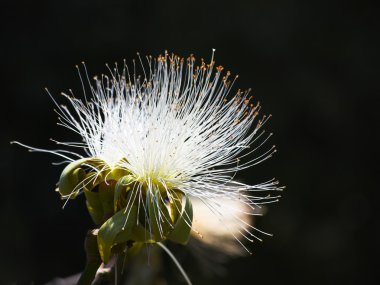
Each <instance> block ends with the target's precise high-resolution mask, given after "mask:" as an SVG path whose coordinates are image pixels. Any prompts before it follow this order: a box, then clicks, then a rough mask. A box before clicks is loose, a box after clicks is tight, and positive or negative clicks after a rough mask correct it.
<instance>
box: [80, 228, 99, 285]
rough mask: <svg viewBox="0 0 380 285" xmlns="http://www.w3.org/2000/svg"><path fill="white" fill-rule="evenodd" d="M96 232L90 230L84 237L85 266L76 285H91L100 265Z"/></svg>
mask: <svg viewBox="0 0 380 285" xmlns="http://www.w3.org/2000/svg"><path fill="white" fill-rule="evenodd" d="M97 234H98V230H90V231H88V233H87V235H86V239H85V242H84V249H85V251H86V266H85V268H84V270H83V272H82V275H81V276H80V278H79V281H78V283H77V285H91V283H92V281H93V280H94V278H95V275H96V271H97V270H98V268H99V267H100V265H101V263H102V259H101V258H100V254H99V250H98V240H97Z"/></svg>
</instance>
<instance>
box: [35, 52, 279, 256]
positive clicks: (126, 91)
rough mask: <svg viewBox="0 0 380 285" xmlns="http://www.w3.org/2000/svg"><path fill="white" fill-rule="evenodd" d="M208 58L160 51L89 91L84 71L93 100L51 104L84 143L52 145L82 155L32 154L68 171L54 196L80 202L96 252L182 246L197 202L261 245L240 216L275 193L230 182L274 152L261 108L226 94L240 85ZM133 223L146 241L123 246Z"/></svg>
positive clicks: (245, 96) (273, 185)
mask: <svg viewBox="0 0 380 285" xmlns="http://www.w3.org/2000/svg"><path fill="white" fill-rule="evenodd" d="M213 57H214V56H212V58H211V62H210V63H206V62H205V61H203V60H202V61H201V63H200V65H199V66H197V65H196V60H195V58H194V56H192V55H191V56H190V57H188V58H187V59H183V58H180V57H178V56H176V55H169V54H168V53H167V52H165V54H164V55H160V56H158V57H157V58H153V57H151V56H148V57H146V61H145V60H143V59H142V58H141V57H140V56H138V62H137V63H136V62H133V71H131V70H130V69H129V67H128V65H127V64H126V63H125V61H124V65H123V67H122V69H119V67H118V66H117V65H116V66H115V67H114V68H110V67H109V66H108V65H107V67H108V69H109V75H102V76H101V77H94V83H91V80H90V79H89V77H88V73H87V70H86V72H85V75H86V77H85V78H84V80H82V77H81V80H82V83H83V85H85V83H86V82H87V83H88V85H89V89H90V91H91V94H86V91H85V90H86V88H85V87H84V88H83V89H84V99H78V98H75V97H74V95H73V94H72V93H71V94H69V95H68V94H63V95H64V96H65V97H66V98H67V100H68V102H69V107H67V106H62V105H59V104H58V103H57V102H56V101H55V99H54V98H53V97H52V96H51V97H52V98H53V100H54V102H55V104H56V106H57V108H58V109H57V113H58V114H59V121H60V124H61V125H62V126H64V127H66V128H68V129H70V130H72V131H74V132H75V133H77V134H79V135H80V136H81V139H82V140H81V141H79V142H58V141H57V143H58V144H59V145H64V146H68V147H71V148H72V149H78V148H79V149H82V150H83V151H84V154H83V153H78V152H74V151H69V150H66V149H65V150H55V151H52V150H42V149H37V148H30V149H31V150H34V151H43V152H50V153H54V154H56V155H59V156H61V157H63V158H64V159H65V160H67V161H68V162H70V164H69V165H68V166H67V167H66V168H65V170H64V171H63V173H62V175H61V179H60V182H59V185H58V190H59V192H60V193H61V195H62V196H63V197H64V198H67V199H68V198H75V197H76V195H77V194H79V193H81V192H84V193H85V195H86V198H87V206H88V209H89V212H90V214H91V215H92V217H93V219H94V221H95V222H96V223H97V224H99V225H101V229H100V231H99V233H100V232H102V228H104V230H103V232H104V234H103V235H101V237H100V240H99V238H98V242H99V249H100V251H102V250H104V249H102V248H103V247H104V246H105V245H106V244H107V243H108V247H109V249H108V251H110V250H111V247H112V246H113V245H114V244H116V243H118V241H119V242H120V240H122V241H123V242H126V241H127V240H128V239H132V240H139V237H141V239H142V240H141V241H143V242H157V241H160V240H163V239H166V238H167V237H170V236H171V238H172V240H174V241H178V242H182V243H185V242H186V241H187V239H188V232H189V231H190V228H191V223H192V207H191V199H194V198H195V199H197V200H199V201H201V202H202V203H203V204H204V205H206V206H207V207H208V209H209V211H210V213H211V214H212V215H214V217H216V219H217V220H218V221H219V222H220V225H219V226H220V227H221V228H223V229H224V231H225V232H228V233H229V234H230V235H232V236H233V237H234V238H235V239H236V240H237V241H238V242H239V243H240V244H241V245H242V246H243V247H244V248H245V249H246V250H247V251H249V249H248V248H247V247H246V246H245V245H244V243H243V242H242V239H246V240H248V241H253V240H254V239H258V240H260V237H259V236H258V235H259V234H266V233H264V232H262V231H260V230H259V229H257V228H256V227H254V226H253V225H251V224H250V223H249V222H247V221H249V219H248V220H247V219H242V218H241V214H244V215H257V214H258V211H257V209H258V208H260V207H261V206H260V205H262V204H266V203H271V202H275V201H277V200H278V197H279V196H278V195H277V194H275V195H270V194H266V193H264V192H267V191H270V192H277V191H279V190H281V189H282V187H278V182H277V181H276V180H275V179H271V180H269V181H266V182H264V183H260V184H256V185H248V184H245V183H242V182H239V181H237V180H235V179H234V177H235V175H236V173H237V172H238V171H240V170H243V169H247V168H249V167H252V166H254V165H257V164H259V163H260V162H262V161H264V160H266V159H268V158H270V157H271V156H272V154H273V153H274V152H275V151H276V150H275V147H274V146H271V147H267V148H266V147H265V142H266V141H267V140H268V139H269V137H270V136H271V134H268V135H266V134H265V131H263V130H262V127H263V125H264V124H265V123H266V122H267V120H268V119H269V117H270V116H268V117H267V116H263V117H262V118H261V119H259V110H260V105H259V103H257V104H253V103H252V102H251V101H252V97H251V96H250V95H249V90H248V91H241V90H238V91H237V92H236V94H235V95H234V96H232V95H231V90H232V88H233V85H234V83H235V80H236V79H237V78H238V76H235V77H233V78H232V77H231V73H230V72H229V71H227V72H225V73H224V72H223V67H222V66H216V64H215V62H214V59H213ZM84 68H85V66H84ZM137 69H141V74H142V76H141V75H138V72H137V71H136V70H137ZM79 74H80V73H79ZM49 94H50V93H49ZM96 187H98V188H99V189H98V190H97V191H95V190H94V189H95V188H96ZM92 190H94V191H92ZM111 192H112V193H111ZM122 192H123V194H120V193H122ZM104 193H111V196H112V197H111V198H109V197H108V196H107V195H108V194H104ZM263 193H264V194H263ZM106 196H107V197H108V198H104V197H106ZM184 197H186V201H184V199H185V198H184ZM189 197H190V198H189ZM107 199H108V200H107ZM105 200H106V201H107V202H104V201H105ZM99 203H103V205H102V206H101V207H100V206H99ZM110 205H111V206H110ZM133 207H134V208H133ZM141 213H143V214H141ZM141 215H143V217H142V218H141ZM131 217H133V218H131ZM179 217H182V220H180V218H179ZM204 219H207V217H204ZM120 221H122V222H120ZM225 221H228V222H225ZM139 223H141V224H143V228H144V229H145V230H146V231H144V232H143V234H133V233H129V234H128V238H127V237H124V238H120V235H121V233H122V232H123V231H125V230H126V227H131V228H133V227H134V226H135V225H139ZM180 223H181V224H182V226H181V227H180V228H181V230H178V231H177V232H185V234H184V235H183V236H181V234H178V233H176V230H175V229H176V228H178V227H179V226H178V224H180ZM116 225H117V226H116ZM115 228H118V231H117V232H115V230H114V229H115ZM186 228H188V229H186ZM193 230H195V231H196V229H193ZM147 233H148V235H149V237H150V238H148V239H147V238H146V235H147ZM199 234H200V235H201V234H202V233H199ZM143 235H145V239H143V238H142V236H143ZM110 236H111V238H110ZM136 236H139V237H136ZM102 246H103V247H102ZM103 254H104V253H103ZM109 254H110V252H108V253H107V254H106V255H107V257H105V259H106V260H108V255H109ZM102 257H103V259H104V256H103V255H102Z"/></svg>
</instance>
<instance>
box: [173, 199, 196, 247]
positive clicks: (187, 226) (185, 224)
mask: <svg viewBox="0 0 380 285" xmlns="http://www.w3.org/2000/svg"><path fill="white" fill-rule="evenodd" d="M181 206H182V207H181V209H182V211H181V213H180V215H179V216H178V218H177V222H176V223H175V225H174V229H173V230H172V231H171V233H170V234H169V235H168V239H169V240H171V241H174V242H177V243H180V244H186V243H187V242H188V241H189V237H190V231H191V225H192V221H193V206H192V204H191V201H190V198H189V196H188V195H185V203H184V204H182V203H181Z"/></svg>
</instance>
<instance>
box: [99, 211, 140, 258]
mask: <svg viewBox="0 0 380 285" xmlns="http://www.w3.org/2000/svg"><path fill="white" fill-rule="evenodd" d="M136 222H137V206H135V205H134V206H132V207H131V208H130V209H123V210H121V211H119V212H117V213H116V214H114V215H113V216H112V217H111V218H109V219H108V220H107V221H106V222H105V223H104V224H103V225H102V226H101V227H100V229H99V232H98V248H99V253H100V256H101V258H102V260H103V262H104V263H105V264H107V263H108V261H109V259H110V255H111V249H112V247H113V246H114V245H115V244H116V243H122V242H127V241H128V240H131V232H132V230H133V228H134V226H135V224H136Z"/></svg>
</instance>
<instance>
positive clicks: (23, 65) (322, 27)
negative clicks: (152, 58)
mask: <svg viewBox="0 0 380 285" xmlns="http://www.w3.org/2000/svg"><path fill="white" fill-rule="evenodd" d="M1 7H2V8H1V11H2V14H3V16H2V17H1V20H0V21H1V27H2V32H1V38H2V40H1V42H2V43H1V46H0V49H1V57H2V63H1V69H2V77H1V79H2V84H1V101H0V102H1V112H0V113H1V148H0V158H1V164H0V166H1V172H0V173H1V174H2V178H1V182H0V183H1V192H0V193H1V196H0V197H1V199H0V232H1V234H0V246H1V248H0V252H1V253H0V284H15V283H12V282H17V283H16V284H31V282H32V281H34V282H35V283H34V284H42V283H44V282H47V281H48V280H50V279H52V278H53V277H56V276H67V275H70V274H74V273H76V272H79V271H80V270H81V269H82V265H83V262H84V253H83V250H82V243H83V240H82V238H83V236H84V235H85V233H86V230H87V229H88V228H89V227H91V226H92V224H91V221H90V218H89V217H88V214H87V212H86V209H85V206H84V203H83V202H84V201H83V199H78V200H76V201H74V202H72V203H71V204H70V205H69V206H68V207H67V208H66V209H65V210H64V211H62V210H61V206H62V202H61V201H60V200H59V198H58V195H57V194H56V193H55V192H54V191H53V190H54V188H55V187H54V185H55V183H56V181H57V179H58V177H59V174H60V171H61V170H62V166H51V165H50V163H51V162H53V161H56V158H55V157H54V156H51V155H47V154H29V153H28V152H27V151H26V150H25V149H23V148H20V147H17V146H14V145H10V144H9V141H11V140H19V141H22V142H23V143H26V144H29V145H33V146H36V147H41V148H49V149H53V148H55V145H54V144H53V143H52V142H50V141H49V138H56V139H62V140H66V141H70V140H75V139H78V138H77V137H76V136H75V135H74V134H72V133H70V132H69V131H67V130H65V129H63V128H62V127H57V126H56V114H55V113H54V111H53V107H54V106H53V104H52V101H51V100H50V98H49V97H48V96H47V95H46V93H45V92H44V87H49V90H50V91H51V92H52V93H53V94H54V95H56V96H58V94H59V93H60V91H65V90H68V89H69V88H72V89H73V90H74V92H75V93H77V94H80V93H81V88H80V82H79V79H78V76H77V73H76V69H75V65H76V64H79V63H80V62H81V61H82V60H85V61H86V64H87V67H88V69H89V73H90V74H91V75H94V74H100V73H102V72H106V68H105V66H104V63H106V62H108V63H113V62H114V61H119V62H121V61H122V60H123V59H124V58H127V59H131V58H133V57H135V53H136V51H139V52H140V53H141V54H152V55H157V54H159V53H162V52H163V51H164V50H165V49H167V50H169V51H170V52H175V53H177V54H179V55H181V56H188V55H189V54H190V53H194V54H195V55H196V57H197V58H200V57H204V58H205V59H207V58H210V55H211V49H212V48H215V49H216V61H217V63H219V64H222V65H223V66H225V67H226V68H228V69H230V70H231V71H232V72H233V73H234V74H236V73H238V74H239V75H240V78H239V80H238V82H237V86H239V87H240V88H243V89H246V88H249V87H252V88H253V90H254V91H253V94H254V96H255V99H256V100H259V101H260V102H261V103H262V105H263V112H264V113H267V114H269V113H271V114H273V118H272V119H271V121H270V124H269V125H268V126H267V129H268V130H270V131H273V132H274V133H275V136H274V138H273V139H272V143H275V144H276V145H277V146H278V149H279V152H278V154H277V155H276V156H275V158H274V159H272V160H271V161H267V162H265V163H264V164H262V165H260V166H258V167H255V168H253V169H250V170H249V171H246V172H244V173H241V174H240V178H241V179H244V180H245V182H248V183H255V182H260V181H263V180H265V179H267V178H271V177H273V176H276V177H277V178H279V179H280V181H281V183H282V184H283V185H286V186H287V190H286V191H285V193H284V195H283V198H282V199H281V201H280V202H279V203H277V204H274V205H272V206H271V207H270V208H269V211H268V213H267V215H266V216H265V217H264V218H262V219H261V220H260V221H259V225H260V228H262V229H264V230H266V231H269V232H272V233H274V237H273V238H266V239H265V241H264V242H263V243H256V244H253V245H252V249H253V251H254V255H253V256H251V257H248V258H242V259H237V260H235V261H233V262H232V263H231V264H230V265H229V269H230V270H229V274H228V275H227V276H224V277H212V278H210V277H202V275H201V274H199V272H198V271H197V270H196V269H194V268H192V266H191V264H188V269H189V270H190V272H189V273H190V275H191V277H192V279H193V282H194V284H211V283H213V284H374V283H376V280H377V279H378V271H377V266H376V260H378V259H379V249H378V248H379V239H380V236H379V228H378V223H377V217H378V212H379V210H378V207H377V203H376V200H375V193H376V192H377V190H378V189H377V185H376V184H377V183H375V182H376V181H375V180H376V178H377V177H376V175H378V166H377V164H378V157H377V154H378V140H377V133H378V131H379V126H378V124H377V123H378V114H379V112H378V103H379V99H378V98H379V84H378V82H377V79H378V74H379V73H378V71H377V69H378V66H379V65H378V53H379V49H378V45H376V40H377V38H378V27H377V23H376V22H377V18H378V13H377V12H376V11H375V9H374V8H373V7H371V5H370V4H369V2H367V1H351V2H350V1H302V0H293V1H272V0H261V1H241V0H234V1H196V0H194V1H185V0H184V1H154V2H153V1H152V2H150V1H144V0H140V1H132V0H130V1H127V0H125V1H104V0H103V1H101V0H93V1H88V0H86V1H83V0H82V1H74V0H67V1H25V2H21V1H1ZM184 266H186V264H185V265H184ZM189 267H191V268H189ZM173 270H175V269H173ZM169 275H170V274H169ZM170 276H171V278H172V280H169V284H177V283H178V282H179V281H178V279H176V278H175V277H176V276H177V275H175V274H174V275H173V274H171V275H170ZM173 276H174V277H173Z"/></svg>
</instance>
